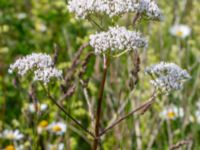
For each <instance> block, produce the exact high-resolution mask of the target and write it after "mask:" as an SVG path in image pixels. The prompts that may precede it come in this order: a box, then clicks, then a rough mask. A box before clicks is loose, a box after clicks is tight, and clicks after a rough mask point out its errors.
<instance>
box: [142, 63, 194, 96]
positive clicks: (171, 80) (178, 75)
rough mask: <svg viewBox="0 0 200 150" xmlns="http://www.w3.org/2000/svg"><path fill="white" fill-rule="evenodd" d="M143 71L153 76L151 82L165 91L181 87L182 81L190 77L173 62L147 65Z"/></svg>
mask: <svg viewBox="0 0 200 150" xmlns="http://www.w3.org/2000/svg"><path fill="white" fill-rule="evenodd" d="M145 72H146V73H147V74H149V75H150V76H151V77H152V78H153V80H151V81H150V83H151V84H153V85H154V86H155V87H157V88H158V89H161V90H163V91H167V92H170V91H172V90H179V89H181V88H182V86H183V83H184V81H185V80H186V79H190V78H191V77H190V75H189V74H188V72H187V71H186V70H183V69H181V68H180V67H179V66H177V65H176V64H174V63H165V62H161V63H159V64H156V65H152V66H150V67H147V68H146V70H145Z"/></svg>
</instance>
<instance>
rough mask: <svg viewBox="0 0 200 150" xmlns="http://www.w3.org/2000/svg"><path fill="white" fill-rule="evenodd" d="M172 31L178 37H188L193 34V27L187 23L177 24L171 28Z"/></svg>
mask: <svg viewBox="0 0 200 150" xmlns="http://www.w3.org/2000/svg"><path fill="white" fill-rule="evenodd" d="M170 33H171V34H172V35H173V36H176V37H178V38H182V39H184V38H186V37H188V36H189V35H190V34H191V28H190V27H189V26H187V25H183V24H177V25H174V26H172V27H171V28H170Z"/></svg>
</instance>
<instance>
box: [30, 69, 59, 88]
mask: <svg viewBox="0 0 200 150" xmlns="http://www.w3.org/2000/svg"><path fill="white" fill-rule="evenodd" d="M52 78H57V79H62V71H61V70H58V69H56V68H45V69H38V70H36V71H35V72H34V80H35V81H42V82H44V83H45V84H47V83H48V82H50V80H51V79H52Z"/></svg>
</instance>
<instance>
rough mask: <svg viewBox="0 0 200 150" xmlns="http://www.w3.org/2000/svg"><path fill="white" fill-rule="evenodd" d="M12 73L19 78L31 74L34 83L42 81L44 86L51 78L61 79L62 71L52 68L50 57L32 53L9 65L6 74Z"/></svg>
mask: <svg viewBox="0 0 200 150" xmlns="http://www.w3.org/2000/svg"><path fill="white" fill-rule="evenodd" d="M13 71H17V73H18V74H19V75H21V76H24V75H26V74H27V73H28V72H32V73H34V80H35V81H42V82H44V83H45V84H47V83H48V82H50V80H51V79H53V78H56V79H61V78H62V71H61V70H58V69H56V68H54V63H53V60H52V58H51V56H49V55H47V54H43V53H33V54H31V55H27V56H25V57H22V58H19V59H18V60H16V62H15V63H14V64H11V65H10V68H9V70H8V72H9V73H12V72H13Z"/></svg>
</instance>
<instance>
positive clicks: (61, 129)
mask: <svg viewBox="0 0 200 150" xmlns="http://www.w3.org/2000/svg"><path fill="white" fill-rule="evenodd" d="M48 129H49V131H50V132H52V133H55V134H57V135H62V134H64V133H65V132H66V130H67V125H66V124H65V123H63V122H53V123H51V124H50V125H49V126H48Z"/></svg>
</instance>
